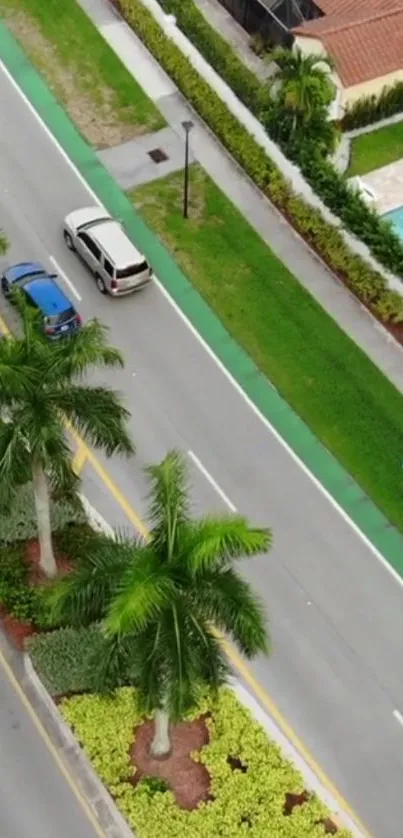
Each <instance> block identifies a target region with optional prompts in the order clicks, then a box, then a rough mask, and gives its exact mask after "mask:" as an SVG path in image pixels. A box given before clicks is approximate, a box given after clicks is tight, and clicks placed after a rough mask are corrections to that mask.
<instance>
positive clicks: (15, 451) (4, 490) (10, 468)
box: [0, 420, 32, 503]
mask: <svg viewBox="0 0 403 838" xmlns="http://www.w3.org/2000/svg"><path fill="white" fill-rule="evenodd" d="M31 477H32V468H31V455H30V452H29V449H28V448H27V445H26V441H25V439H24V437H23V435H22V434H21V432H20V428H19V426H18V424H15V423H14V422H13V421H12V420H11V421H8V422H4V421H3V420H0V487H1V497H2V500H3V503H5V502H6V498H9V497H10V496H11V492H12V491H13V490H14V489H15V488H17V487H18V486H22V485H23V484H24V483H27V482H28V481H29V480H30V479H31Z"/></svg>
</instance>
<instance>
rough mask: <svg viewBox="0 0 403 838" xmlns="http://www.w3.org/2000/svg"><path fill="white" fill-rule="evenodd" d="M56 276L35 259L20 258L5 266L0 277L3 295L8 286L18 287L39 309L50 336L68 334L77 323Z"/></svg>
mask: <svg viewBox="0 0 403 838" xmlns="http://www.w3.org/2000/svg"><path fill="white" fill-rule="evenodd" d="M56 279H57V275H56V274H50V273H48V271H47V270H46V269H45V268H44V267H43V265H41V264H39V263H38V262H20V263H19V264H18V265H13V266H12V267H10V268H7V270H6V271H4V273H3V275H2V277H1V289H2V291H3V294H5V296H6V297H7V296H9V295H10V291H11V289H12V288H21V290H22V291H23V292H24V294H25V295H26V298H27V300H28V302H29V303H31V305H32V306H34V307H35V308H37V309H39V311H41V312H42V314H43V321H44V332H45V334H46V335H48V336H49V338H52V339H55V338H60V337H64V336H65V335H66V336H67V335H71V334H72V333H73V332H76V331H77V329H79V328H80V326H81V317H80V315H79V314H78V313H77V311H76V310H75V308H74V306H73V305H72V304H71V302H70V300H69V298H68V297H66V294H64V292H63V291H62V290H61V288H59V286H58V284H57V282H56Z"/></svg>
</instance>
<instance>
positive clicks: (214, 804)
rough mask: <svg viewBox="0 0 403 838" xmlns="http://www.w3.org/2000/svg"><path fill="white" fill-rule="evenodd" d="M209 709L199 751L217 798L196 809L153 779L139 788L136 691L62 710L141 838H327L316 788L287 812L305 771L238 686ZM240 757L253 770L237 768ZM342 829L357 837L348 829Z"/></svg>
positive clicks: (78, 700)
mask: <svg viewBox="0 0 403 838" xmlns="http://www.w3.org/2000/svg"><path fill="white" fill-rule="evenodd" d="M206 711H207V712H209V713H210V714H211V717H210V718H209V719H208V720H207V724H208V727H209V732H210V742H209V744H208V745H206V746H205V747H204V748H202V750H201V751H200V752H198V753H193V754H192V756H193V759H194V760H195V761H196V762H201V763H202V764H204V765H205V766H206V768H207V771H208V773H209V774H210V777H211V789H210V790H211V796H212V799H211V800H210V801H209V802H208V803H204V804H201V805H200V806H199V807H198V808H197V809H195V810H193V811H191V812H189V811H186V810H184V809H180V808H179V807H178V806H177V804H176V803H175V799H174V796H173V794H172V793H171V792H170V791H165V793H164V792H163V791H162V788H161V790H160V789H158V788H157V787H156V786H155V785H154V783H153V788H152V791H153V793H152V794H150V783H149V781H148V782H145V781H143V782H141V783H139V785H138V786H137V787H136V788H134V787H133V785H132V784H131V782H130V780H131V779H132V777H133V767H132V766H131V764H130V757H129V749H130V745H131V744H132V742H133V737H134V731H135V729H136V727H137V726H138V725H139V723H140V722H141V721H142V719H141V716H140V712H139V707H138V702H137V699H136V693H135V690H133V689H130V688H124V689H121V690H118V691H117V692H116V694H115V696H114V697H107V698H101V697H99V696H77V697H73V698H70V699H66V700H63V701H62V703H61V712H62V715H63V716H64V718H65V720H66V721H67V722H68V723H69V724H70V725H71V727H72V728H73V730H74V732H75V734H76V736H77V738H78V739H79V741H80V742H81V743H82V745H83V746H84V748H85V751H86V753H87V754H88V756H89V758H90V760H91V762H92V764H93V766H94V768H95V770H96V771H97V772H98V774H99V776H100V777H101V779H102V780H103V782H104V783H105V784H106V785H107V786H108V787H109V790H110V791H111V793H112V794H113V796H114V797H115V798H116V802H117V805H118V807H119V808H120V809H121V811H122V812H123V814H124V815H125V817H126V818H127V820H128V822H129V824H130V826H131V828H132V829H133V830H134V831H135V832H136V834H137V835H138V838H155V835H158V836H159V838H176V836H179V835H186V838H217V836H218V835H228V836H229V835H231V836H233V838H238V837H239V838H242V836H245V834H246V833H247V832H248V831H249V830H250V831H251V834H252V833H253V835H254V836H256V838H266V836H269V835H270V836H271V838H280V836H281V838H324V835H325V830H324V827H323V821H324V820H325V818H329V812H328V811H327V809H326V807H325V806H324V804H323V803H322V802H321V801H320V800H319V799H318V798H317V797H316V796H315V795H314V794H312V795H305V796H304V800H305V802H304V803H303V805H296V806H295V807H294V808H293V809H292V812H291V813H290V814H286V812H285V811H284V810H285V804H286V802H287V800H288V799H289V796H292V797H293V798H294V796H298V797H303V793H304V791H305V789H304V782H303V778H302V776H301V775H300V774H299V772H298V771H297V770H296V769H295V768H294V766H293V765H292V764H291V763H290V762H288V760H286V759H285V758H284V756H283V754H282V753H281V751H280V749H279V748H278V746H277V745H276V744H275V743H274V742H273V741H271V740H270V739H268V737H267V734H266V733H265V731H264V730H263V728H261V727H260V725H259V724H257V722H255V721H254V719H252V717H251V715H250V713H249V712H248V711H247V710H246V709H245V708H244V707H242V706H241V705H240V704H239V702H238V701H237V699H236V697H235V695H234V693H233V692H232V691H231V690H229V689H228V688H224V689H222V690H221V691H220V693H219V696H218V699H216V700H212V699H211V698H208V697H207V698H206V700H205V701H204V702H203V704H202V706H201V707H200V708H199V714H201V713H205V712H206ZM238 764H239V765H241V766H242V769H245V768H246V770H237V765H238ZM329 819H331V816H330V818H329ZM337 836H338V838H351V835H350V833H349V832H348V831H347V830H343V829H339V830H338V832H337Z"/></svg>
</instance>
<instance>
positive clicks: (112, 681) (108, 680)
mask: <svg viewBox="0 0 403 838" xmlns="http://www.w3.org/2000/svg"><path fill="white" fill-rule="evenodd" d="M100 630H102V629H100ZM134 642H135V641H134V640H133V638H131V637H130V636H125V637H117V636H116V637H106V636H105V635H104V634H103V635H102V643H101V645H100V647H98V645H97V648H96V649H95V650H94V651H93V653H92V654H90V655H89V657H88V660H87V661H85V662H84V668H85V669H86V671H87V674H88V676H89V679H90V681H91V686H92V690H94V692H95V693H99V694H101V695H102V694H104V693H106V694H111V693H112V692H113V690H115V689H117V687H122V686H128V685H133V684H134V683H135V681H134V679H133V677H132V676H131V674H130V672H129V668H130V656H131V648H132V645H133V643H134Z"/></svg>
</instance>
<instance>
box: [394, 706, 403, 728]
mask: <svg viewBox="0 0 403 838" xmlns="http://www.w3.org/2000/svg"><path fill="white" fill-rule="evenodd" d="M393 715H394V717H395V719H397V721H398V722H399V725H402V727H403V716H402V714H401V713H400V711H399V710H394V711H393Z"/></svg>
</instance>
